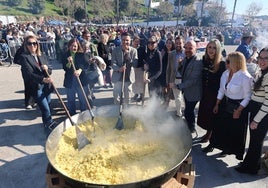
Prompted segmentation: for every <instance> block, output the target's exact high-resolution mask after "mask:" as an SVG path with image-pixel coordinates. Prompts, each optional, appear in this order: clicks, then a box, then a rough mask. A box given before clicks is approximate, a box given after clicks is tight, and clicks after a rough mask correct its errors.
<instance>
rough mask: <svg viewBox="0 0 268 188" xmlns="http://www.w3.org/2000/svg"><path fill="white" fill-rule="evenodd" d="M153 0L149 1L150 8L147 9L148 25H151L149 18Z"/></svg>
mask: <svg viewBox="0 0 268 188" xmlns="http://www.w3.org/2000/svg"><path fill="white" fill-rule="evenodd" d="M151 2H152V1H151V0H149V2H148V9H147V27H148V25H149V19H150V7H151Z"/></svg>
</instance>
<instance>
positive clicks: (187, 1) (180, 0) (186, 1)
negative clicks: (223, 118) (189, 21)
mask: <svg viewBox="0 0 268 188" xmlns="http://www.w3.org/2000/svg"><path fill="white" fill-rule="evenodd" d="M194 1H195V0H175V1H174V5H175V6H179V5H180V6H181V7H178V11H179V14H180V16H181V15H182V14H183V10H184V7H186V6H188V5H192V4H193V3H194Z"/></svg>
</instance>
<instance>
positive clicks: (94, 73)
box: [85, 64, 100, 83]
mask: <svg viewBox="0 0 268 188" xmlns="http://www.w3.org/2000/svg"><path fill="white" fill-rule="evenodd" d="M85 73H86V76H87V80H88V82H89V83H97V82H98V77H99V76H100V75H99V73H98V70H97V67H95V65H94V64H91V65H89V67H88V69H86V71H85Z"/></svg>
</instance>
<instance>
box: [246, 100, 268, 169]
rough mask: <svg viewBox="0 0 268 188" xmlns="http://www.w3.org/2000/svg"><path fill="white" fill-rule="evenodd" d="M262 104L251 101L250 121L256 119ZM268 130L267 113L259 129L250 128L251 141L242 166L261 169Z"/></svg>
mask: <svg viewBox="0 0 268 188" xmlns="http://www.w3.org/2000/svg"><path fill="white" fill-rule="evenodd" d="M260 107H261V106H260V104H258V103H257V102H255V101H252V100H251V101H250V103H249V110H250V122H252V120H253V119H254V117H255V115H256V114H257V113H258V111H259V109H260ZM267 130H268V115H266V116H265V117H264V118H263V119H262V121H261V122H260V123H259V124H258V127H257V129H255V130H251V129H250V142H249V148H248V151H247V154H246V157H245V159H244V161H243V163H242V166H244V167H246V168H247V169H249V170H253V171H254V170H259V169H260V166H261V154H262V147H263V141H264V138H265V136H266V134H267Z"/></svg>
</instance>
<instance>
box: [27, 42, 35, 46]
mask: <svg viewBox="0 0 268 188" xmlns="http://www.w3.org/2000/svg"><path fill="white" fill-rule="evenodd" d="M26 44H27V46H32V45H34V46H36V45H37V42H27V43H26Z"/></svg>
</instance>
